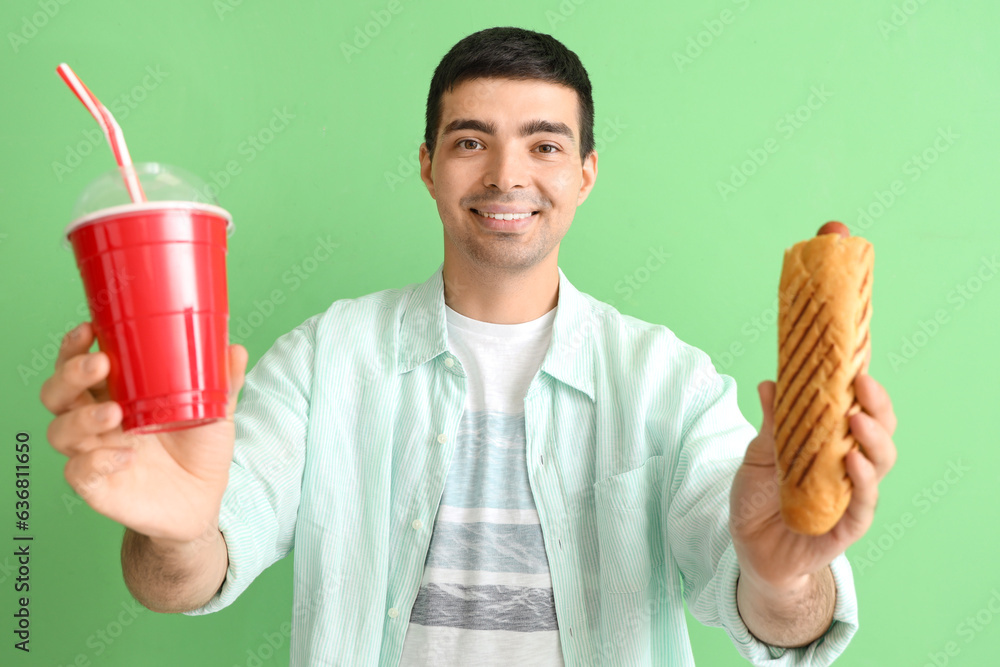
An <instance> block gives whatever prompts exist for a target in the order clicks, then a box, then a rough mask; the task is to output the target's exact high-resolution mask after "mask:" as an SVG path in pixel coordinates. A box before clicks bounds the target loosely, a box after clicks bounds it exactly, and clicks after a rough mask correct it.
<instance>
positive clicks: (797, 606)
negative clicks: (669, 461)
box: [729, 374, 896, 646]
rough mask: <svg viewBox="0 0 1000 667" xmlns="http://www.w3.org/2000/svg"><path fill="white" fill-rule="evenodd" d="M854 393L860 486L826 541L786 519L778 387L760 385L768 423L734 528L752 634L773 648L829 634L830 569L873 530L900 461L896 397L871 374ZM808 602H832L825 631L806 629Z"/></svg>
mask: <svg viewBox="0 0 1000 667" xmlns="http://www.w3.org/2000/svg"><path fill="white" fill-rule="evenodd" d="M854 388H855V392H856V394H857V399H858V403H859V404H860V405H861V411H860V412H858V413H857V414H855V415H853V416H852V417H851V419H850V427H851V433H852V434H853V435H854V437H855V438H856V439H857V440H858V442H859V443H860V445H861V449H860V451H859V450H854V451H851V452H849V453H848V454H847V458H846V460H845V464H846V467H847V474H848V475H849V476H850V479H851V482H852V484H853V485H854V489H853V492H852V496H851V502H850V504H849V505H848V506H847V510H846V511H845V512H844V516H843V517H841V519H840V521H839V522H838V523H837V524H836V525H835V526H834V527H833V529H832V530H830V532H828V533H827V534H825V535H818V536H809V535H799V534H798V533H794V532H792V531H791V530H789V529H788V528H787V527H786V526H785V524H784V522H783V521H782V519H781V510H780V493H779V485H778V470H777V466H776V462H775V456H774V422H773V420H774V393H775V384H774V382H772V381H770V380H768V381H765V382H762V383H761V384H760V385H759V386H758V388H757V389H758V392H759V394H760V402H761V408H762V410H763V414H764V418H763V425H762V426H761V428H760V433H759V434H758V435H757V437H756V438H754V439H753V441H752V442H751V443H750V446H749V447H748V448H747V453H746V456H745V457H744V459H743V465H741V466H740V468H739V470H738V471H737V473H736V478H735V479H734V480H733V490H732V494H731V495H730V516H729V529H730V532H731V534H732V537H733V546H734V548H735V550H736V556H737V559H738V560H739V563H740V586H739V591H740V593H738V602H739V607H740V613H741V614H743V615H744V619H743V620H744V622H746V623H747V627H748V628H750V631H751V632H753V633H754V635H755V636H757V637H758V638H760V639H762V640H763V641H767V642H768V643H773V642H772V641H769V637H782V638H784V639H783V641H789V640H788V639H787V638H789V637H795V638H796V639H792V640H790V641H792V642H793V643H790V644H789V643H784V644H783V645H785V646H790V645H802V644H806V643H809V642H810V641H812V640H813V639H815V638H817V637H818V636H820V635H822V633H823V632H825V630H826V627H827V626H828V625H829V619H830V618H832V614H833V602H834V600H833V599H832V598H831V597H830V596H824V595H822V588H823V587H824V586H825V587H827V588H828V587H829V586H831V585H832V579H831V578H830V577H829V574H828V572H827V571H826V570H827V568H828V566H829V564H830V562H831V561H833V559H834V558H836V557H837V556H839V555H840V554H842V553H844V551H846V550H847V548H848V547H849V546H851V545H852V544H854V543H855V542H857V541H858V540H859V539H860V538H861V536H862V535H864V534H865V532H867V531H868V528H869V527H870V526H871V524H872V521H873V520H874V518H875V504H876V502H877V500H878V484H879V482H880V481H882V478H884V477H885V475H886V474H887V473H888V472H889V470H890V469H892V466H893V464H895V462H896V446H895V445H894V444H893V442H892V434H893V433H894V432H895V430H896V415H895V413H894V412H893V409H892V402H891V401H890V400H889V395H888V394H887V393H886V391H885V389H883V388H882V385H880V384H879V383H878V382H876V381H875V380H874V379H873V378H872V377H871V376H869V375H866V374H859V375H858V377H857V378H856V380H855V382H854ZM824 582H825V583H824ZM740 595H744V596H746V597H750V596H753V597H754V600H744V599H741V598H740V597H739V596H740ZM807 599H814V600H824V602H822V604H823V605H824V606H828V609H817V610H815V611H816V614H815V615H814V617H815V618H821V617H825V618H826V619H827V620H826V621H825V624H823V623H820V624H819V625H821V626H822V627H820V628H819V630H818V632H817V630H816V627H808V628H807V627H803V626H806V625H808V624H809V620H807V619H806V618H805V617H806V616H808V614H806V613H804V611H805V610H804V608H803V603H807ZM762 603H763V604H762ZM786 603H787V607H788V609H787V610H784V609H772V610H771V612H772V613H768V614H767V615H768V617H769V618H768V619H760V618H747V612H750V615H751V616H756V615H757V614H756V611H758V610H760V609H762V607H764V606H767V605H772V606H773V605H775V604H777V605H786ZM785 612H787V613H785ZM782 617H787V619H788V623H789V624H790V625H792V626H794V627H789V628H784V629H780V630H778V629H776V628H774V627H773V626H774V622H773V621H775V619H780V618H782ZM755 624H756V627H755ZM814 625H815V623H814ZM758 633H760V634H758ZM761 635H765V636H761Z"/></svg>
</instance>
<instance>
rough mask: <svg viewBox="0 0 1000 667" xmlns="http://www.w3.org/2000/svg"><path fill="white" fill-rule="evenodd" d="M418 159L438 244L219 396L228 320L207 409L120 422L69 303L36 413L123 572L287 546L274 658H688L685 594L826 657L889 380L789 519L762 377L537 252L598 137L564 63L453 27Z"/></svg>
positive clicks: (805, 654)
mask: <svg viewBox="0 0 1000 667" xmlns="http://www.w3.org/2000/svg"><path fill="white" fill-rule="evenodd" d="M420 162H421V177H422V179H423V181H424V183H425V184H426V186H427V189H428V191H429V192H430V195H431V196H432V197H433V198H434V200H435V202H436V203H437V207H438V212H439V214H440V217H441V221H442V223H443V228H444V262H443V264H442V265H441V266H440V267H439V268H438V270H437V271H436V272H435V273H434V274H433V275H432V276H431V277H430V279H429V280H427V281H426V282H425V283H423V284H413V285H408V286H406V287H404V288H401V289H395V290H386V291H383V292H379V293H376V294H371V295H368V296H366V297H362V298H359V299H344V300H340V301H337V302H335V303H333V304H332V305H331V306H330V308H329V309H328V310H327V311H326V312H325V313H321V314H318V315H316V316H314V317H312V318H310V319H309V320H307V321H306V322H304V323H303V324H302V325H300V326H299V327H297V328H296V329H295V330H293V331H292V332H290V333H288V334H286V335H284V336H282V337H281V338H279V339H278V341H277V342H276V343H275V344H274V346H273V347H272V348H271V349H270V350H269V351H268V352H267V354H265V355H264V357H263V358H262V359H261V360H260V362H259V363H258V364H257V365H256V366H255V367H254V369H253V371H252V372H250V373H249V374H248V375H247V376H246V387H245V390H244V395H243V398H242V400H240V401H239V407H238V408H237V395H238V392H239V390H240V388H241V387H242V385H243V381H244V376H243V372H244V369H245V367H246V362H247V355H246V350H244V349H243V348H242V347H240V346H238V345H234V346H231V349H230V351H231V355H232V357H231V359H232V368H233V371H232V372H233V376H232V380H233V393H232V395H231V398H230V405H229V415H230V419H229V420H227V421H225V422H222V423H218V424H210V425H207V426H203V427H199V428H196V429H191V430H188V431H181V432H175V433H167V434H157V435H148V436H140V437H138V438H129V437H123V436H122V433H121V428H120V425H119V424H120V419H121V412H120V408H119V407H118V406H117V405H116V404H115V403H113V402H109V401H108V400H107V391H106V388H105V386H104V381H103V378H105V377H106V375H107V371H108V361H107V359H106V358H105V356H106V355H104V354H103V353H100V352H97V353H93V354H87V353H86V351H87V350H88V349H89V347H90V345H91V343H92V340H93V334H92V331H91V329H90V326H89V324H86V323H85V324H84V325H81V327H80V328H79V330H78V331H76V332H74V334H75V335H74V334H70V335H69V336H68V337H67V341H66V343H65V344H64V346H63V350H62V351H61V352H60V356H59V359H58V360H57V363H56V371H55V374H54V375H53V377H52V378H50V379H49V380H48V381H47V382H46V383H45V385H44V386H43V388H42V395H41V398H42V401H43V403H44V404H45V405H46V407H48V408H49V410H51V411H52V412H53V413H54V414H55V415H57V416H56V418H55V419H54V420H53V422H52V425H51V427H50V429H49V439H50V442H51V443H52V445H53V446H54V447H55V448H56V449H58V450H59V451H61V452H63V453H65V454H67V455H68V456H69V457H70V459H69V461H68V463H67V466H66V477H67V479H68V480H69V482H70V484H71V485H73V486H74V488H76V489H77V490H78V491H80V493H81V495H83V496H84V497H85V498H86V499H87V501H88V502H89V503H90V504H91V505H92V506H93V507H94V508H95V509H96V510H97V511H99V512H102V513H104V514H106V515H107V516H109V517H111V518H112V519H115V520H116V521H120V522H121V523H123V524H124V525H125V526H127V527H128V528H129V530H128V531H127V532H126V537H125V540H124V542H123V549H122V562H123V571H124V575H125V579H126V582H127V584H128V586H129V589H130V590H131V591H132V592H133V594H134V595H135V596H136V597H137V599H139V600H140V601H141V602H142V603H143V604H145V605H146V606H148V607H149V608H150V609H153V610H156V611H162V612H184V613H188V614H203V613H208V612H213V611H217V610H219V609H221V608H223V607H225V606H227V605H228V604H230V603H232V601H233V600H234V599H235V598H236V597H237V596H238V595H239V594H240V593H241V592H242V591H243V590H245V589H246V588H247V586H249V585H250V583H251V581H252V580H253V579H254V578H255V577H256V576H257V575H258V574H260V572H261V571H263V570H264V569H265V568H266V567H268V566H269V565H271V564H272V563H274V562H276V561H277V560H279V559H281V558H283V557H284V556H286V555H287V554H288V553H289V551H290V550H292V548H293V547H294V553H295V556H294V558H295V562H294V568H295V584H294V585H295V590H294V605H293V618H292V645H291V662H292V665H301V666H305V665H352V666H361V665H385V666H388V665H436V666H437V665H444V666H447V665H510V664H532V665H562V664H566V665H591V664H600V665H628V666H636V665H662V664H670V665H692V664H693V659H692V656H691V648H690V644H689V641H688V637H687V632H686V627H685V618H684V609H683V602H682V601H683V600H686V601H687V603H688V605H689V607H690V609H691V612H692V613H693V614H694V615H695V617H696V618H698V619H699V620H700V621H701V622H703V623H706V624H709V625H718V626H722V627H724V628H725V629H726V631H727V632H728V633H729V635H730V637H731V638H732V640H733V642H734V643H735V645H736V647H737V649H738V650H739V651H740V653H742V654H743V655H744V656H745V657H747V658H748V659H749V660H751V661H752V662H754V663H756V664H764V663H767V662H770V661H772V660H774V661H781V662H782V664H796V665H811V664H815V665H826V664H829V663H830V662H832V661H833V659H834V658H836V657H837V656H838V655H839V654H840V653H841V652H842V651H843V650H844V648H845V647H846V645H847V643H848V642H849V641H850V638H851V636H852V635H853V634H854V632H855V631H856V629H857V612H856V599H855V594H854V588H853V580H852V577H851V571H850V566H849V564H848V563H847V561H846V559H845V557H844V556H843V552H844V550H845V549H846V548H847V547H848V546H849V545H850V544H852V543H853V542H854V541H856V540H857V539H858V538H860V537H861V536H862V535H863V534H864V532H865V531H866V530H867V529H868V527H869V526H870V525H871V522H872V518H873V512H874V506H875V500H876V497H877V485H878V482H879V480H881V478H882V477H883V476H884V475H885V474H886V472H888V470H889V469H890V468H891V467H892V465H893V462H894V460H895V448H894V446H893V443H892V440H891V434H892V432H893V430H894V429H895V417H894V415H893V412H892V406H891V403H890V401H889V398H888V396H887V395H886V393H885V391H884V390H883V389H882V388H881V387H880V386H879V385H878V384H877V383H876V382H875V381H874V380H872V379H871V378H870V377H868V376H866V375H863V376H859V378H858V380H857V384H856V388H857V392H858V397H859V401H860V403H861V405H862V406H863V408H864V411H863V412H862V413H860V414H858V415H855V417H854V418H852V423H851V427H852V430H853V432H854V433H855V435H856V436H857V437H858V439H859V440H860V441H861V443H862V444H863V446H864V451H865V454H866V455H862V454H860V453H858V452H853V453H852V454H851V456H850V457H849V458H848V460H847V467H848V472H849V474H850V476H851V479H852V481H853V483H854V487H855V490H854V496H853V500H852V503H851V506H850V507H849V508H848V512H847V514H846V515H845V517H844V519H843V520H842V521H841V522H840V524H838V526H837V527H836V528H835V529H834V530H833V531H831V532H830V533H829V534H827V535H824V536H822V537H816V538H807V537H802V536H799V535H795V534H793V533H790V532H789V531H788V530H787V529H786V528H785V527H784V525H783V524H782V522H781V520H780V516H779V515H778V497H777V486H776V484H775V483H774V481H775V479H776V474H775V469H774V459H773V446H774V444H773V440H772V436H771V431H772V426H771V403H772V401H773V395H774V383H773V382H763V383H761V385H760V387H759V391H760V397H761V404H762V407H763V411H764V423H763V425H762V427H761V431H760V434H759V435H758V433H757V432H756V431H755V429H753V428H752V427H751V425H750V424H749V423H748V422H747V421H746V420H745V419H744V418H743V416H742V415H741V414H740V412H739V409H738V407H737V404H736V387H735V384H734V382H733V380H732V378H730V377H728V376H724V375H719V374H718V373H716V372H715V369H714V367H713V366H712V364H711V361H710V360H709V358H708V356H707V355H705V354H704V353H703V352H701V351H700V350H697V349H696V348H694V347H691V346H690V345H687V344H685V343H683V342H682V341H680V340H678V339H677V338H676V337H675V336H674V335H673V333H672V332H671V331H670V330H669V329H667V328H666V327H664V326H660V325H654V324H649V323H646V322H642V321H639V320H636V319H634V318H631V317H628V316H624V315H621V314H620V313H618V312H617V311H616V310H615V309H614V308H612V307H611V306H609V305H607V304H604V303H602V302H600V301H597V300H596V299H594V298H592V297H590V296H589V295H587V294H583V293H581V292H579V291H577V290H576V289H575V288H574V287H573V285H572V284H571V283H570V282H569V280H568V279H567V277H566V276H565V275H564V274H563V273H562V271H561V269H559V267H558V251H559V243H560V241H561V240H562V238H563V236H564V235H565V234H566V232H567V230H568V229H569V226H570V224H571V222H572V220H573V215H574V213H575V210H576V207H577V206H579V205H580V204H582V203H583V202H584V200H585V199H586V198H587V195H588V194H589V192H590V190H591V188H592V187H593V186H594V183H595V181H596V178H597V154H596V153H595V152H594V150H593V102H592V98H591V88H590V83H589V80H588V78H587V74H586V71H585V70H584V68H583V66H582V65H581V64H580V61H579V59H578V58H577V57H576V55H575V54H573V53H572V52H571V51H569V50H567V49H566V48H565V47H564V46H563V45H562V44H560V43H559V42H558V41H556V40H555V39H553V38H551V37H549V36H547V35H541V34H538V33H534V32H530V31H525V30H520V29H515V28H496V29H491V30H484V31H482V32H479V33H476V34H474V35H471V36H469V37H467V38H465V39H463V40H462V41H460V42H459V43H458V44H456V45H455V46H454V47H453V48H452V49H451V51H450V52H449V53H448V54H447V55H446V56H445V58H444V59H443V60H442V61H441V63H440V64H439V66H438V68H437V70H436V71H435V74H434V77H433V80H432V82H431V87H430V93H429V95H428V102H427V129H426V136H425V144H424V145H423V146H422V147H421V151H420ZM88 364H93V365H92V366H90V365H88ZM95 407H96V408H100V409H103V410H104V411H105V412H104V413H103V415H102V414H101V412H100V411H98V410H95ZM95 479H96V480H98V481H97V482H96V483H95ZM730 516H732V517H733V518H732V519H730ZM781 647H786V648H781ZM790 647H799V648H790Z"/></svg>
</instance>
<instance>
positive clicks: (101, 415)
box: [90, 405, 109, 422]
mask: <svg viewBox="0 0 1000 667" xmlns="http://www.w3.org/2000/svg"><path fill="white" fill-rule="evenodd" d="M108 412H109V410H108V406H106V405H102V406H101V407H99V408H94V410H93V412H91V413H90V414H91V415H92V416H93V417H94V419H96V420H97V421H99V422H102V421H105V420H106V419H107V418H108Z"/></svg>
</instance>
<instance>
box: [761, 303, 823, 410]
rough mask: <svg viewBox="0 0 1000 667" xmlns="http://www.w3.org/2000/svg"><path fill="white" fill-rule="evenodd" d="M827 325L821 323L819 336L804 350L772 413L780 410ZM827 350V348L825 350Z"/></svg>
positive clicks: (821, 338) (803, 335)
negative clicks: (800, 361)
mask: <svg viewBox="0 0 1000 667" xmlns="http://www.w3.org/2000/svg"><path fill="white" fill-rule="evenodd" d="M824 305H825V304H824ZM817 314H818V313H817ZM829 327H830V322H829V321H827V323H826V324H825V325H823V330H822V331H820V332H819V336H817V337H816V342H815V343H813V346H812V347H811V348H810V349H809V351H808V352H806V354H805V357H803V359H802V363H801V364H799V367H798V368H797V369H795V374H794V375H792V377H791V379H790V380H789V381H788V384H786V385H785V388H786V390H785V393H784V394H782V396H781V400H779V401H778V404H777V405H776V406H774V414H778V412H779V411H780V410H781V406H782V405H783V404H784V402H785V399H786V398H788V394H789V393H790V392H789V391H788V389H791V387H792V385H793V384H794V383H795V378H796V377H798V375H799V373H800V372H801V371H802V367H803V366H805V365H806V361H807V360H808V359H809V358H810V357H811V356H812V353H813V352H814V351H815V350H816V346H817V345H819V343H820V341H821V340H823V336H824V335H825V334H826V330H827V329H828V328H829ZM802 338H805V334H802ZM799 342H800V343H801V342H802V340H801V339H800V340H799ZM832 348H833V346H832V345H831V346H830V349H832ZM827 352H829V350H827ZM819 363H823V362H822V360H820V362H819Z"/></svg>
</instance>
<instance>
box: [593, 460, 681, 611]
mask: <svg viewBox="0 0 1000 667" xmlns="http://www.w3.org/2000/svg"><path fill="white" fill-rule="evenodd" d="M663 466H664V459H663V457H662V456H652V457H650V458H649V459H647V460H646V462H645V463H643V464H642V465H641V466H640V467H638V468H635V469H633V470H629V471H627V472H623V473H620V474H618V475H612V476H611V477H607V478H605V479H602V480H601V481H599V482H597V483H595V484H594V502H595V506H596V507H595V509H596V514H597V537H598V552H599V563H600V575H599V583H600V587H601V590H602V591H604V592H607V593H637V592H640V591H645V590H646V589H647V588H648V586H649V581H650V577H651V575H652V572H653V569H654V568H656V567H658V566H659V565H660V564H662V563H663V531H662V528H661V523H660V495H661V482H662V479H663Z"/></svg>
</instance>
